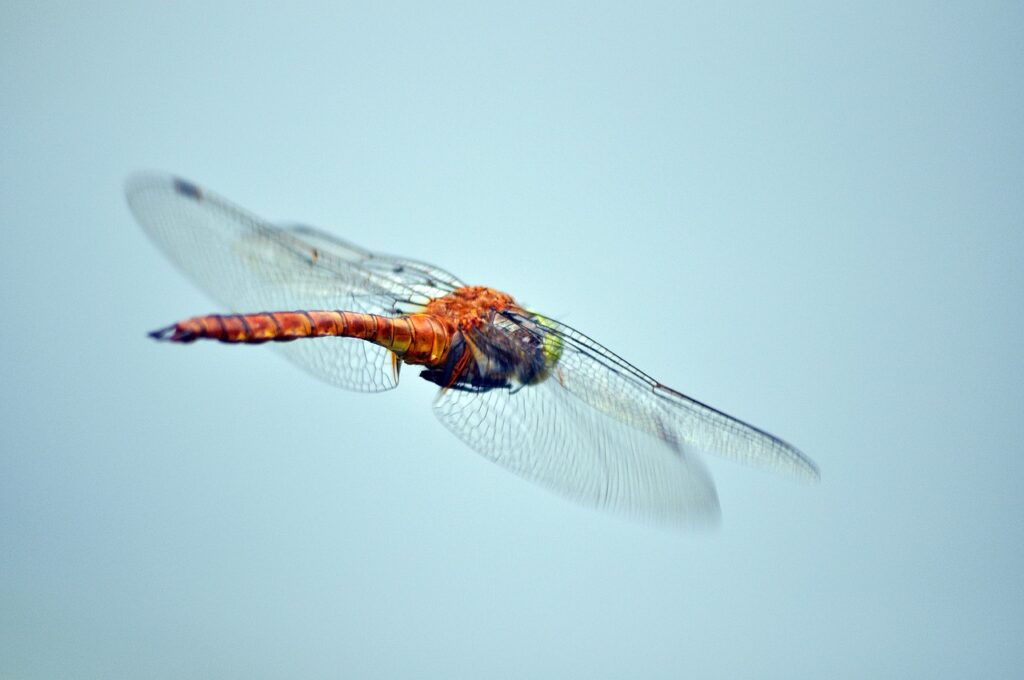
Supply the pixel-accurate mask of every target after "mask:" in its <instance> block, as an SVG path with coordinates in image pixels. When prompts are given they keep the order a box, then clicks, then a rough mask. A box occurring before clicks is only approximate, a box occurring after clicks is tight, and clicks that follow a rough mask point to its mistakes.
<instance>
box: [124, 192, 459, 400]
mask: <svg viewBox="0 0 1024 680" xmlns="http://www.w3.org/2000/svg"><path fill="white" fill-rule="evenodd" d="M127 197H128V205H129V206H130V208H131V210H132V212H133V213H134V215H135V217H136V219H137V220H138V222H139V224H140V225H142V227H143V229H144V230H145V231H146V233H147V234H148V235H149V236H150V238H152V239H153V241H154V242H155V243H156V244H157V246H158V247H159V248H160V249H161V250H163V251H164V253H165V254H166V255H167V256H168V257H169V258H170V260H171V261H172V262H173V263H174V264H175V265H176V266H177V267H178V268H179V269H180V270H182V271H183V272H184V273H185V274H186V275H187V276H188V277H189V278H190V279H192V281H194V282H195V283H196V284H197V285H198V286H199V287H200V288H201V289H202V290H204V291H205V292H206V293H207V294H209V295H210V296H211V297H212V298H213V299H214V300H216V301H217V302H218V303H220V304H221V305H222V306H223V307H225V308H226V309H228V310H231V311H235V312H250V313H251V312H259V311H289V310H298V309H306V310H309V309H329V310H330V309H344V310H348V311H356V312H369V313H373V314H382V315H387V316H392V315H395V314H398V313H399V312H401V311H405V310H404V307H406V306H415V305H417V304H423V303H424V302H425V301H426V299H429V298H430V297H435V296H438V295H444V294H446V293H447V292H450V290H451V289H452V288H453V287H457V286H458V285H460V284H459V282H458V281H457V279H455V277H453V276H451V275H450V274H447V273H446V272H443V271H442V270H438V269H436V268H432V267H430V266H429V265H423V264H422V263H416V262H414V261H412V260H406V259H402V258H391V257H389V256H386V255H375V254H373V253H371V252H369V251H367V250H363V249H361V248H358V247H356V246H353V245H351V244H348V243H346V242H344V241H341V240H340V239H336V238H334V237H331V236H329V235H327V234H324V233H322V232H318V231H316V230H314V229H312V228H310V227H297V228H282V227H277V226H274V225H272V224H270V223H269V222H267V221H266V220H263V219H260V218H259V217H256V216H255V215H253V214H251V213H249V212H247V211H245V210H243V209H241V208H239V207H237V206H235V205H233V204H231V203H230V202H228V201H226V200H224V199H222V198H220V197H219V196H217V195H216V194H212V193H210V192H208V191H206V190H204V189H201V188H199V187H197V186H195V185H193V184H190V183H188V182H185V181H184V180H179V179H175V178H173V177H169V176H165V175H158V174H142V175H136V176H134V177H132V178H131V179H130V180H129V181H128V185H127ZM276 347H277V348H278V349H279V350H280V351H281V352H282V353H283V354H285V356H287V357H288V358H289V359H290V360H292V361H293V362H295V363H296V364H298V365H299V366H301V367H302V368H304V369H305V370H307V371H309V372H310V373H311V374H313V375H314V376H316V377H318V378H320V379H323V380H326V381H328V382H330V383H332V384H335V385H339V386H342V387H346V388H349V389H355V390H360V391H379V390H385V389H390V388H392V387H394V386H395V379H394V375H393V374H392V369H391V365H390V361H389V358H388V351H387V350H385V349H383V348H380V347H376V346H373V345H369V344H368V343H360V342H358V341H352V340H349V339H345V338H317V339H313V340H304V341H303V342H296V343H290V344H284V345H276Z"/></svg>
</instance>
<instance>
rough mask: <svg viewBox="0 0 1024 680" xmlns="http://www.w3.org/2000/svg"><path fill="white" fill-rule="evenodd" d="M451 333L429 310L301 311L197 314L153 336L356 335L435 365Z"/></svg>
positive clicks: (284, 338) (243, 339)
mask: <svg viewBox="0 0 1024 680" xmlns="http://www.w3.org/2000/svg"><path fill="white" fill-rule="evenodd" d="M453 332H454V331H453V329H452V328H451V327H450V325H449V324H446V323H443V322H442V321H440V320H439V319H437V317H435V316H433V315H429V314H406V315H403V316H399V317H395V318H390V317H386V316H378V315H376V314H363V313H360V312H327V311H318V312H312V311H311V312H306V311H299V312H261V313H259V314H210V315H207V316H196V317H192V318H191V319H186V320H185V321H180V322H178V323H176V324H175V325H173V326H168V327H167V328H163V329H161V330H159V331H154V332H153V333H150V335H152V336H153V337H155V338H157V339H160V340H170V341H171V342H194V341H195V340H200V339H210V340H219V341H220V342H228V343H249V344H258V343H263V342H288V341H291V340H298V339H301V338H322V337H346V338H358V339H360V340H367V341H369V342H372V343H375V344H377V345H380V346H381V347H386V348H387V349H389V350H391V351H392V352H394V353H395V354H397V355H398V356H399V357H401V358H402V359H403V360H404V361H405V362H406V363H410V364H435V363H440V362H443V361H444V359H445V358H446V357H447V355H448V350H449V348H450V347H451V340H452V335H453Z"/></svg>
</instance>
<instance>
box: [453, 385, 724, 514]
mask: <svg viewBox="0 0 1024 680" xmlns="http://www.w3.org/2000/svg"><path fill="white" fill-rule="evenodd" d="M434 412H435V414H436V415H437V417H438V418H439V419H440V420H441V422H442V423H444V424H445V426H446V427H448V429H450V430H451V431H452V432H453V433H454V434H455V435H456V436H458V437H459V438H460V439H462V440H463V441H464V442H465V443H466V444H468V445H469V446H470V447H471V448H473V449H474V450H476V451H477V452H478V453H480V454H482V455H483V456H484V457H486V458H489V459H490V460H492V461H494V462H495V463H498V464H499V465H502V466H504V467H506V468H508V469H509V470H511V471H513V472H515V473H516V474H518V475H520V476H522V477H525V478H527V479H530V480H532V481H535V482H537V483H539V484H541V485H543V486H546V487H548V488H549V489H552V490H553V491H556V492H558V493H560V494H562V495H564V496H567V497H569V498H571V499H573V500H575V501H578V502H581V503H584V504H587V505H591V506H596V507H600V508H606V509H609V510H612V511H616V512H619V513H622V514H627V515H631V516H638V517H642V518H648V519H653V520H656V521H659V522H663V523H670V524H681V525H696V524H707V523H711V522H714V521H715V520H717V518H718V512H719V510H718V497H717V495H716V493H715V488H714V484H713V483H712V482H711V479H710V478H709V477H708V475H707V472H706V471H705V470H704V468H703V466H702V465H701V464H700V462H699V461H698V460H696V459H694V458H691V457H690V456H688V455H687V454H686V453H685V452H684V451H683V450H682V449H680V448H679V447H674V446H671V445H669V444H668V443H666V442H665V441H663V440H659V439H658V438H656V437H653V436H651V435H650V434H648V433H646V432H644V431H642V430H640V429H637V428H632V427H629V426H627V425H625V424H624V423H623V422H621V421H620V420H617V419H615V418H609V417H607V415H606V414H605V413H604V412H602V411H601V410H599V409H596V408H593V407H592V406H591V405H590V404H588V403H587V402H584V401H582V400H580V399H578V398H576V397H575V396H574V395H573V394H572V393H571V392H569V391H567V390H566V389H564V387H563V386H562V385H560V384H559V383H558V382H556V381H554V380H547V381H545V382H543V383H540V384H537V385H531V386H527V387H523V388H522V389H519V390H517V391H512V390H508V389H492V390H489V391H485V392H470V391H463V390H459V389H449V390H443V391H442V392H441V394H440V395H439V396H438V398H437V400H436V401H435V403H434Z"/></svg>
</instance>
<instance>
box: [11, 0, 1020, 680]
mask: <svg viewBox="0 0 1024 680" xmlns="http://www.w3.org/2000/svg"><path fill="white" fill-rule="evenodd" d="M1021 26H1024V12H1022V10H1021V7H1020V5H1019V4H1017V3H965V4H964V6H962V7H955V6H954V7H948V6H942V5H937V4H933V3H919V2H908V3H898V4H897V6H893V5H892V4H891V3H856V4H854V5H852V6H849V7H844V8H840V7H831V6H822V5H821V4H820V3H783V4H778V5H775V6H773V7H768V6H765V5H764V4H762V3H749V4H738V5H734V6H730V7H728V8H726V7H709V6H707V5H706V3H694V4H684V3H629V4H622V5H617V4H608V3H564V4H563V3H558V4H551V3H521V2H520V3H514V4H511V3H510V4H498V3H488V4H477V3H462V4H458V3H452V4H441V5H436V6H432V7H430V8H425V7H423V6H421V5H420V4H418V3H410V4H392V3H381V4H376V5H373V6H372V7H371V6H363V5H359V6H347V5H345V4H343V3H297V4H283V3H274V4H270V3H268V4H265V5H262V6H259V5H251V4H248V3H246V4H242V3H228V2H225V3H199V2H182V3H174V4H171V3H159V4H152V5H145V6H143V5H142V4H136V3H120V4H119V3H102V2H101V3H89V4H84V3H82V4H77V5H76V4H74V3H46V2H39V3H13V2H7V3H3V4H2V5H0V65H2V68H0V267H2V268H0V280H2V284H3V293H2V295H0V311H2V315H3V316H2V318H3V319H4V320H5V323H6V326H7V327H6V329H5V331H4V332H3V333H0V377H2V382H3V386H4V389H3V390H2V391H0V677H11V678H53V677H76V678H101V677H102V678H138V677H148V678H179V677H217V678H235V677H238V678H241V677H246V678H254V677H255V678H283V677H313V678H331V677H367V678H402V677H420V678H458V677H495V678H502V677H509V678H512V677H534V678H564V677H591V678H603V677H608V678H619V677H646V678H678V677H711V678H713V677H730V678H747V677H749V678H820V677H834V678H863V677H878V678H884V677H899V678H907V677H928V678H961V677H1007V676H1010V675H1012V674H1014V673H1015V672H1016V671H1017V670H1018V669H1019V668H1020V667H1021V665H1022V664H1024V651H1022V647H1021V646H1020V638H1021V633H1022V629H1024V590H1022V585H1021V580H1020V574H1021V572H1022V569H1024V555H1022V546H1024V524H1021V522H1020V517H1021V515H1022V513H1024V500H1022V496H1021V494H1020V487H1021V482H1022V481H1024V456H1022V455H1021V454H1022V453H1024V419H1022V417H1021V416H1022V414H1024V387H1022V385H1024V360H1022V358H1021V352H1020V338H1021V336H1022V332H1024V306H1022V305H1021V298H1022V294H1024V266H1022V257H1024V198H1022V195H1024V194H1022V192H1021V187H1022V186H1024V126H1022V125H1021V122H1020V121H1022V120H1024V95H1022V90H1021V88H1020V85H1019V84H1020V82H1021V77H1022V71H1024V47H1022V45H1024V40H1022V39H1021ZM144 169H154V170H161V171H167V172H173V173H176V174H179V175H182V176H184V177H188V178H190V179H192V180H194V181H196V182H198V183H200V184H202V185H203V186H206V187H209V188H211V189H213V190H214V191H216V192H218V193H220V194H222V195H224V196H226V197H228V198H229V199H231V200H232V201H235V202H237V203H239V204H240V205H242V206H245V207H246V208H248V209H250V210H252V211H253V212H255V213H257V214H259V215H262V216H265V217H267V218H271V219H273V220H275V221H281V220H286V221H298V222H303V223H307V224H312V225H316V226H318V227H320V228H322V229H325V230H328V231H331V232H333V233H336V234H338V235H339V236H342V237H343V238H346V239H348V240H351V241H354V242H355V243H358V244H360V245H364V246H366V247H369V248H372V249H376V250H381V251H384V252H394V253H400V254H403V255H408V256H410V257H414V258H417V259H421V260H426V261H428V262H431V263H435V264H437V265H438V266H441V267H443V268H445V269H448V270H451V271H453V272H454V273H455V274H457V275H458V276H460V277H461V278H462V279H464V280H466V281H469V282H472V283H480V284H484V285H489V286H494V287H496V288H499V289H501V290H505V291H508V292H510V293H512V294H513V295H515V296H516V297H517V299H519V300H521V301H523V302H525V303H526V304H528V305H529V306H530V307H531V308H534V309H537V310H541V311H542V312H543V313H545V314H547V315H549V316H553V317H556V318H559V319H561V320H564V321H566V322H567V323H569V324H571V325H572V326H574V327H577V328H579V329H580V330H582V331H583V332H585V333H586V334H587V335H590V336H591V337H594V338H595V339H597V340H598V341H599V342H601V343H602V344H604V345H606V346H607V347H609V348H610V349H612V350H613V351H615V352H617V353H618V354H620V355H622V356H623V357H625V358H626V359H628V360H629V361H631V362H633V363H635V364H637V365H638V366H639V367H640V368H642V369H643V370H645V371H646V372H648V373H651V374H652V375H654V376H655V377H656V378H657V379H658V380H660V381H662V382H664V383H665V384H668V385H670V386H672V387H674V388H676V389H679V390H681V391H683V392H685V393H687V394H689V395H691V396H693V397H695V398H697V399H700V400H701V401H704V402H706V403H709V404H712V405H714V406H716V407H718V408H721V409H723V410H725V411H726V412H729V413H732V414H735V415H737V416H739V417H742V418H743V419H745V420H748V421H750V422H752V423H754V424H756V425H758V426H760V427H763V428H764V429H767V430H769V431H771V432H773V433H776V434H779V435H781V436H783V437H784V438H785V439H787V440H788V441H791V442H793V443H794V444H796V445H797V446H799V447H800V448H801V449H802V450H803V451H804V452H806V453H807V454H808V455H809V456H810V457H811V458H813V459H814V460H815V462H816V463H817V464H818V466H819V467H820V469H821V481H820V483H818V484H816V485H808V484H800V483H797V482H794V481H792V480H790V479H788V478H786V477H784V476H779V475H773V474H771V473H767V472H764V471H762V470H757V469H752V468H748V467H744V466H742V465H739V464H736V463H734V462H731V461H727V460H722V459H717V458H713V457H710V456H709V457H707V458H706V459H705V463H706V465H707V467H708V469H709V471H710V473H711V474H712V475H713V477H714V479H715V482H716V486H717V490H718V496H719V501H720V504H721V520H720V522H719V524H718V526H717V528H714V529H705V530H695V531H678V530H674V531H673V530H667V529H665V528H661V527H657V526H651V525H648V524H644V523H642V522H636V521H632V520H630V519H628V518H623V517H620V516H616V515H614V514H608V513H603V512H600V511H597V510H594V509H591V508H588V507H584V506H580V505H576V504H572V503H570V502H567V501H565V500H563V499H562V498H561V497H559V496H556V495H553V494H551V493H549V492H548V491H546V490H544V489H543V488H540V487H538V486H535V485H533V484H530V483H529V482H527V481H524V480H522V479H520V478H518V477H516V476H514V475H512V474H510V473H509V472H507V471H506V470H504V469H502V468H500V467H498V466H496V465H494V464H492V463H490V462H488V461H487V460H486V459H484V458H483V457H481V456H479V455H477V454H476V453H474V452H473V451H472V450H470V449H469V448H468V447H466V446H465V445H463V444H462V443H461V442H460V441H459V440H457V439H456V438H455V437H454V436H452V435H451V434H450V433H449V432H448V431H447V430H446V429H445V428H444V426H443V425H442V424H441V423H439V422H438V421H437V420H436V419H435V418H434V417H433V415H432V414H431V407H430V405H431V402H432V399H433V395H434V389H433V388H432V386H431V385H429V384H427V383H426V382H425V381H422V380H419V379H417V378H416V377H415V374H414V372H412V371H407V372H406V373H405V375H404V376H403V380H402V384H401V385H399V388H398V389H397V390H393V391H390V392H386V393H383V394H376V395H366V394H356V393H352V392H346V391H343V390H339V389H336V388H333V387H331V386H329V385H327V384H325V383H322V382H320V381H317V380H315V379H313V378H311V377H310V376H308V375H307V374H305V373H304V372H302V371H300V370H297V369H296V368H295V367H293V366H292V365H290V364H289V363H288V362H287V361H285V360H283V359H282V358H281V357H280V356H277V355H276V353H275V352H274V351H273V350H272V349H270V348H268V347H227V346H222V345H218V344H216V343H206V344H203V343H198V344H196V345H192V346H170V345H167V344H161V343H155V342H152V341H151V340H149V339H148V338H147V337H146V335H145V334H146V332H147V331H150V330H152V329H154V328H158V327H161V326H165V325H167V324H169V323H173V322H174V321H176V320H178V319H181V318H184V317H188V316H192V315H196V314H203V313H209V312H214V311H217V310H216V308H215V307H214V306H213V303H212V302H211V301H210V300H209V299H208V298H206V297H205V296H204V295H203V293H201V292H200V291H199V290H197V289H196V288H194V287H193V286H192V284H191V283H189V282H188V281H187V280H186V279H185V278H184V277H183V276H181V275H180V274H179V273H178V272H177V271H176V270H175V269H174V268H173V267H172V266H171V265H170V264H169V263H168V262H167V261H166V259H164V258H163V256H162V255H161V254H160V253H159V251H158V250H157V249H156V248H155V247H153V245H152V244H151V243H150V242H149V241H148V240H147V238H146V236H145V235H144V234H143V232H142V231H141V229H139V227H138V226H137V225H136V224H135V223H134V221H133V219H132V217H131V215H130V213H129V211H128V209H127V206H126V204H125V200H124V195H123V191H124V181H125V179H126V178H127V176H128V175H129V174H130V173H132V172H134V171H137V170H144ZM254 311H257V310H254Z"/></svg>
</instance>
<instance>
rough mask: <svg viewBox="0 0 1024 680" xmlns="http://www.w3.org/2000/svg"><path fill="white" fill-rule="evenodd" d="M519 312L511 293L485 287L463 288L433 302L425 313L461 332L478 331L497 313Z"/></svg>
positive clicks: (429, 303)
mask: <svg viewBox="0 0 1024 680" xmlns="http://www.w3.org/2000/svg"><path fill="white" fill-rule="evenodd" d="M510 309H511V310H517V311H518V310H519V309H520V308H519V305H518V304H517V303H516V301H515V299H514V298H513V297H512V296H511V295H509V294H508V293H502V292H501V291H498V290H494V289H493V288H488V287H486V286H463V287H462V288H457V289H456V290H455V291H453V292H452V293H449V294H448V295H445V296H444V297H439V298H435V299H433V300H431V301H430V302H428V303H427V305H426V308H425V309H424V310H423V312H424V313H425V314H430V315H433V316H436V317H439V318H441V319H443V320H444V321H446V322H448V323H450V324H452V325H453V326H455V328H457V329H459V330H465V329H467V328H477V327H479V326H481V325H483V324H484V323H487V322H488V321H489V320H490V319H491V318H492V317H493V315H494V314H498V313H501V312H504V311H506V310H510Z"/></svg>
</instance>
